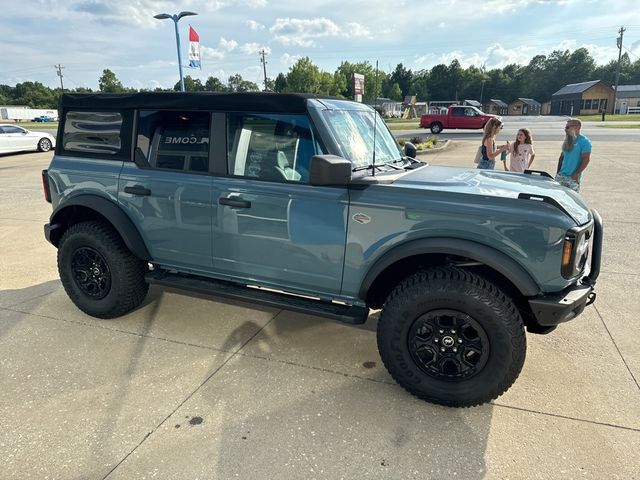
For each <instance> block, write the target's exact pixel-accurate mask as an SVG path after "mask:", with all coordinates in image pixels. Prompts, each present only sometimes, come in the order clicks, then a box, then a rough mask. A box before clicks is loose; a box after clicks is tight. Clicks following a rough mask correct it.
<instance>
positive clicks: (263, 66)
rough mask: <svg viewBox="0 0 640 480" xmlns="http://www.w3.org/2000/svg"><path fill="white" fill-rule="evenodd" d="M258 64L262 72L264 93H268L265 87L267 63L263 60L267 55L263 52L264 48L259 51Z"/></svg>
mask: <svg viewBox="0 0 640 480" xmlns="http://www.w3.org/2000/svg"><path fill="white" fill-rule="evenodd" d="M259 54H260V63H262V69H263V70H264V91H265V92H266V91H268V90H269V88H268V87H267V61H266V60H265V58H264V57H265V55H266V54H267V52H265V51H264V48H263V49H262V50H260V53H259Z"/></svg>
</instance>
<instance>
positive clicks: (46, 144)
mask: <svg viewBox="0 0 640 480" xmlns="http://www.w3.org/2000/svg"><path fill="white" fill-rule="evenodd" d="M51 147H52V144H51V140H49V139H48V138H41V139H40V140H39V141H38V150H39V151H41V152H48V151H49V150H51Z"/></svg>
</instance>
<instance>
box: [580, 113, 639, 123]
mask: <svg viewBox="0 0 640 480" xmlns="http://www.w3.org/2000/svg"><path fill="white" fill-rule="evenodd" d="M577 118H579V119H580V120H582V121H583V122H601V121H602V115H579V116H578V117H577ZM604 118H605V122H633V121H636V122H637V121H639V120H640V115H609V114H607V115H606V116H605V117H604Z"/></svg>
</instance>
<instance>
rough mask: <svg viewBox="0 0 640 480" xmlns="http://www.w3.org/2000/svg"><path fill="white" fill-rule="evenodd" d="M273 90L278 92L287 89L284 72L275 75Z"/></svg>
mask: <svg viewBox="0 0 640 480" xmlns="http://www.w3.org/2000/svg"><path fill="white" fill-rule="evenodd" d="M273 91H274V92H278V93H281V92H286V91H287V76H286V75H285V74H284V73H282V72H280V73H279V74H278V76H277V77H276V80H275V82H274V85H273Z"/></svg>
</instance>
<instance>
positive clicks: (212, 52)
mask: <svg viewBox="0 0 640 480" xmlns="http://www.w3.org/2000/svg"><path fill="white" fill-rule="evenodd" d="M200 54H201V55H202V58H203V59H207V58H210V59H213V60H222V59H223V58H224V52H221V51H220V50H216V49H215V48H210V47H205V46H201V47H200Z"/></svg>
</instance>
